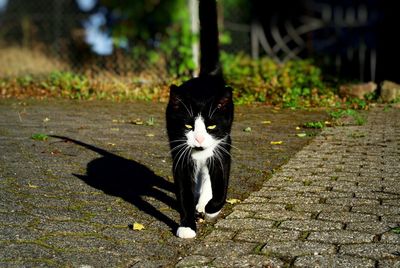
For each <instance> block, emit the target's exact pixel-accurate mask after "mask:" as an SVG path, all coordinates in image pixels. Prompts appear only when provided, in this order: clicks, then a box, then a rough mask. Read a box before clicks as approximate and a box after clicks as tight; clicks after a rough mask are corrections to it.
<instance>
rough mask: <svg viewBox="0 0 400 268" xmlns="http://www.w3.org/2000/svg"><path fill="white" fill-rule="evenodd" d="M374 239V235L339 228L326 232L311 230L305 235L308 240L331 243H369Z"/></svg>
mask: <svg viewBox="0 0 400 268" xmlns="http://www.w3.org/2000/svg"><path fill="white" fill-rule="evenodd" d="M373 239H374V235H372V234H367V233H361V232H354V231H347V230H339V231H327V232H311V233H310V234H309V236H308V237H307V240H310V241H319V242H325V243H333V244H356V243H369V242H372V241H373Z"/></svg>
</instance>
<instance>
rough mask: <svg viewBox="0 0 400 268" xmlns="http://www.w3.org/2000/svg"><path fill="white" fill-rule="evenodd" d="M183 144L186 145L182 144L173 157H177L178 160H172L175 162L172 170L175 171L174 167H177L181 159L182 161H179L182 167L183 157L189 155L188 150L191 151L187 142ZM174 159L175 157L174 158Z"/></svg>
mask: <svg viewBox="0 0 400 268" xmlns="http://www.w3.org/2000/svg"><path fill="white" fill-rule="evenodd" d="M183 145H186V146H182V148H181V149H180V150H179V152H178V153H177V154H176V156H175V157H178V160H177V161H174V162H175V166H174V172H175V171H176V169H177V167H178V165H179V162H180V161H181V160H182V162H181V165H182V167H183V163H184V162H185V161H184V160H185V158H186V157H188V156H189V155H190V152H191V150H192V148H191V147H190V146H188V145H187V144H183ZM174 160H175V159H174Z"/></svg>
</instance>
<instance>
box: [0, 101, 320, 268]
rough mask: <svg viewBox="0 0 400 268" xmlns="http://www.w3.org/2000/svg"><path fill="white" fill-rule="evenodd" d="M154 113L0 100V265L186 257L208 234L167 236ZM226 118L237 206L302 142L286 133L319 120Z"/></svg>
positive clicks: (171, 262)
mask: <svg viewBox="0 0 400 268" xmlns="http://www.w3.org/2000/svg"><path fill="white" fill-rule="evenodd" d="M164 111H165V104H153V103H111V102H68V101H56V100H52V101H45V100H44V101H32V100H30V101H15V100H14V101H13V100H0V220H1V221H0V267H173V266H175V264H176V263H177V262H179V261H180V260H181V259H182V258H183V257H185V256H187V255H188V254H190V252H191V248H192V247H193V248H196V246H197V244H198V243H199V241H201V240H202V239H203V238H204V237H205V236H207V234H209V233H210V232H211V231H212V230H213V229H214V227H213V224H212V223H201V224H199V230H200V233H199V235H198V237H197V238H196V239H195V240H183V239H178V238H176V237H175V236H174V234H173V231H174V229H175V228H176V227H177V223H178V220H179V219H178V218H179V217H178V213H177V212H176V209H175V197H174V195H173V194H172V178H171V161H170V156H169V153H168V151H169V149H168V143H167V139H166V133H165V121H164ZM235 116H236V122H235V125H234V129H233V135H234V145H235V147H237V148H239V149H235V150H234V151H233V155H234V161H233V165H232V176H231V185H230V189H229V197H230V198H239V199H244V198H245V197H247V196H248V195H249V194H250V193H251V192H253V191H255V190H258V189H260V187H261V186H262V182H263V181H265V180H266V179H267V178H268V177H269V176H270V174H271V173H272V170H273V169H276V168H278V167H279V166H281V165H282V164H283V163H285V162H287V160H288V159H289V157H290V156H291V155H293V154H294V153H295V152H297V151H298V150H300V149H301V148H302V147H303V146H304V145H305V144H307V143H308V142H309V141H310V140H311V137H307V138H299V137H297V136H296V135H295V133H296V131H298V130H295V128H296V126H297V125H301V124H303V123H305V122H309V121H316V120H321V119H323V118H324V117H326V114H325V113H322V112H318V111H317V112H306V111H291V110H283V111H276V110H273V109H270V108H266V107H246V106H241V107H238V108H237V110H236V115H235ZM268 121H271V122H268ZM249 127H250V128H251V131H243V129H245V128H246V129H247V130H249V129H248V128H249ZM300 131H303V130H300ZM35 133H43V134H48V135H57V136H62V137H65V138H62V137H59V138H56V137H49V138H48V139H47V140H46V141H40V140H34V139H32V138H31V136H32V134H35ZM310 134H313V132H311V133H310ZM39 138H40V137H39ZM279 140H282V141H283V144H281V145H271V144H270V141H279ZM255 152H256V153H255ZM231 210H232V205H230V204H227V205H226V206H225V208H224V210H223V212H222V216H224V215H227V214H229V212H230V211H231ZM135 223H136V225H135ZM138 224H141V225H143V227H144V229H143V230H134V229H136V228H135V227H138V226H139V227H140V225H138Z"/></svg>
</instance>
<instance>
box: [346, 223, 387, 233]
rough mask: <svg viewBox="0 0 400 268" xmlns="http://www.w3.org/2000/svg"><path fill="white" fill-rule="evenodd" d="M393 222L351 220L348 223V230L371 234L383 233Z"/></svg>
mask: <svg viewBox="0 0 400 268" xmlns="http://www.w3.org/2000/svg"><path fill="white" fill-rule="evenodd" d="M391 226H393V224H392V225H391V224H388V223H385V222H350V223H348V224H347V225H346V230H349V231H359V232H363V233H369V234H382V233H384V232H387V231H389V230H390V228H391Z"/></svg>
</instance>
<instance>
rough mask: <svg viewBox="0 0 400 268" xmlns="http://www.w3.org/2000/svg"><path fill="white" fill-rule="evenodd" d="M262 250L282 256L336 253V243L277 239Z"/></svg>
mask: <svg viewBox="0 0 400 268" xmlns="http://www.w3.org/2000/svg"><path fill="white" fill-rule="evenodd" d="M261 252H262V253H264V254H279V255H280V256H282V255H284V256H290V257H296V256H304V255H316V254H334V253H335V252H336V247H335V246H334V245H329V244H323V243H318V242H310V241H304V242H303V241H279V242H278V241H275V242H270V243H267V244H266V245H265V246H264V247H263V248H262V249H261Z"/></svg>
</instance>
